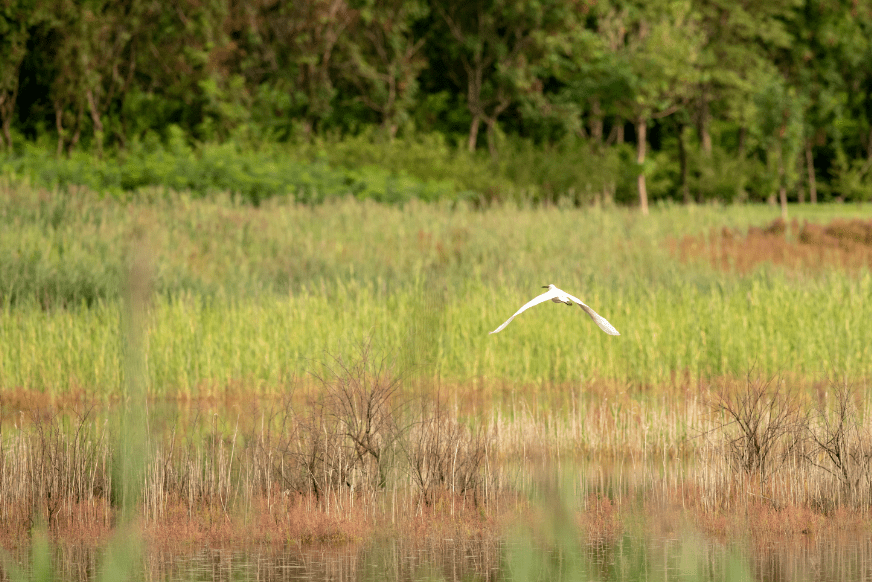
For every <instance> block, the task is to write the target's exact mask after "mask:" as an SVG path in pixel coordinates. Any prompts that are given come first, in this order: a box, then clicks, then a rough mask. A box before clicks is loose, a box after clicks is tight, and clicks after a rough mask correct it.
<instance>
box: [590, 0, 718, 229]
mask: <svg viewBox="0 0 872 582" xmlns="http://www.w3.org/2000/svg"><path fill="white" fill-rule="evenodd" d="M600 31H601V34H603V35H604V36H605V37H606V38H608V39H610V40H609V45H610V46H611V47H614V50H615V53H616V58H617V60H618V61H621V62H622V63H621V65H619V70H621V71H622V72H623V74H624V75H625V79H624V83H625V84H626V86H627V87H628V92H627V93H626V94H625V95H624V96H623V97H621V98H619V99H618V100H617V105H618V108H619V111H620V112H621V113H622V114H623V115H624V116H626V118H627V119H630V120H632V122H633V123H634V125H635V127H636V163H637V164H638V166H639V169H638V180H637V188H638V194H639V206H640V208H641V211H642V213H643V214H647V213H648V192H647V184H646V167H645V164H646V148H647V142H648V137H647V129H648V124H649V123H650V122H651V120H652V119H659V118H662V117H665V116H667V115H671V114H673V113H675V112H676V111H678V110H679V109H680V108H682V107H684V106H685V105H686V104H687V102H688V101H689V100H690V98H691V93H690V90H691V88H692V87H693V86H694V85H695V84H696V81H697V78H698V69H697V61H698V56H699V51H700V47H701V46H702V39H703V37H702V34H701V33H700V30H699V26H698V22H697V16H696V14H695V13H694V11H693V9H692V6H691V3H690V2H689V1H683V0H650V1H646V2H632V1H630V2H622V3H614V4H612V6H611V7H610V9H609V11H608V12H607V13H605V14H604V15H603V16H602V17H601V18H600Z"/></svg>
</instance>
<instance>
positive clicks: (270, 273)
mask: <svg viewBox="0 0 872 582" xmlns="http://www.w3.org/2000/svg"><path fill="white" fill-rule="evenodd" d="M791 212H792V214H793V215H794V216H797V215H798V216H799V217H800V218H801V219H803V218H808V219H814V220H818V221H822V222H823V221H827V220H829V219H830V218H832V217H834V216H847V215H859V216H866V217H868V216H869V215H870V208H869V207H854V206H835V205H833V206H826V207H817V208H811V207H808V206H806V207H801V208H796V209H793V208H792V209H791ZM776 216H777V210H776V209H774V208H770V207H753V206H736V207H719V206H711V207H695V206H694V207H675V206H665V207H659V208H655V209H654V210H653V212H652V215H651V216H650V217H648V218H645V217H642V216H641V215H639V214H638V213H637V212H635V211H633V210H628V209H620V208H603V207H591V208H582V209H576V208H563V207H547V208H542V207H539V208H517V207H514V206H501V207H495V208H491V209H488V210H486V211H476V210H473V209H471V208H468V207H466V206H464V205H460V206H458V207H453V208H452V207H449V206H445V205H426V204H420V203H412V204H409V205H407V206H406V207H405V208H403V209H400V208H397V207H393V206H384V205H379V204H375V203H372V202H358V201H354V200H343V201H337V202H334V203H328V204H324V205H321V206H317V207H306V206H297V205H293V204H289V203H281V202H278V201H271V202H269V203H267V204H264V205H263V206H261V207H260V208H253V207H249V206H239V205H238V204H235V203H233V202H232V201H230V200H229V199H225V198H221V197H218V198H216V199H211V200H192V199H190V198H186V197H184V196H178V197H173V198H171V199H167V198H165V197H161V198H160V199H158V200H151V201H150V200H148V199H146V197H145V196H144V195H143V198H142V199H139V200H137V201H131V202H127V203H120V202H117V201H114V200H111V199H100V198H99V197H97V196H95V195H93V194H91V193H89V192H87V191H79V192H75V193H72V194H58V193H49V192H45V191H40V190H37V189H31V188H29V187H27V186H23V185H20V184H12V183H6V184H4V185H2V186H0V220H2V221H3V223H4V224H5V225H6V228H4V229H2V231H0V388H3V389H8V388H14V387H25V388H31V389H36V390H43V391H48V392H53V393H62V392H68V391H72V390H77V389H84V390H87V391H93V392H96V393H98V394H112V393H115V392H116V391H117V390H118V389H119V388H120V387H121V386H122V385H123V382H124V378H123V375H124V374H123V369H124V365H123V359H122V354H121V351H122V350H121V345H122V343H123V342H122V338H121V333H122V332H121V323H120V314H121V311H122V307H121V306H122V299H121V297H122V293H123V288H124V284H125V283H124V281H125V278H126V273H127V272H128V270H129V264H130V261H131V259H130V257H131V256H132V254H133V251H134V250H135V249H140V252H142V253H144V255H145V256H147V257H148V259H149V260H150V262H151V269H152V273H153V283H152V289H153V291H154V294H153V297H152V301H151V305H150V308H149V313H148V316H147V322H148V331H147V334H146V338H145V358H146V370H147V374H146V382H147V385H148V389H149V391H150V392H151V393H152V394H170V393H175V392H177V391H182V392H188V393H196V392H198V391H199V390H201V389H204V388H208V389H209V390H210V391H211V390H214V389H216V388H217V389H222V388H224V387H227V386H238V385H240V384H241V385H243V386H245V387H246V389H250V390H256V391H264V392H275V391H282V390H284V389H285V388H286V387H287V386H288V385H289V383H290V382H291V379H292V378H293V377H294V376H297V377H299V376H302V375H304V374H305V373H307V372H308V371H309V370H311V369H312V368H313V367H314V366H315V365H316V363H317V362H319V361H322V360H324V359H325V358H326V357H327V356H326V354H327V353H343V352H344V351H345V350H347V349H351V348H352V347H353V345H354V343H355V342H356V341H358V340H360V339H361V338H363V337H372V338H373V340H374V341H375V342H376V344H377V345H379V346H380V348H381V349H383V350H385V351H387V352H391V353H395V354H397V356H398V357H399V358H400V359H401V362H402V363H403V364H414V365H415V366H416V367H417V368H416V369H417V370H418V371H419V373H421V374H423V375H433V376H437V375H438V376H439V377H440V378H442V379H444V380H449V381H452V382H455V381H456V382H462V383H467V382H469V383H473V384H474V383H478V382H488V381H492V380H496V381H508V382H510V383H515V384H530V383H533V384H536V383H543V384H548V383H557V382H584V381H588V380H592V379H595V378H605V379H613V380H617V381H620V382H627V383H629V384H632V385H646V384H657V383H661V382H668V381H669V380H670V378H671V377H672V376H673V374H674V373H679V374H681V373H685V372H687V373H690V374H692V375H693V376H697V375H701V376H712V375H720V374H735V373H738V374H742V373H744V372H746V371H748V370H749V369H751V368H754V369H755V370H756V371H759V372H761V373H784V372H786V373H791V374H798V375H806V376H813V377H817V376H821V375H825V374H831V373H837V374H840V375H841V374H847V375H848V376H851V377H869V376H872V331H870V328H872V326H869V325H868V322H869V321H872V303H870V302H869V301H868V298H869V297H870V296H872V276H870V274H869V272H868V271H866V272H862V273H859V274H857V273H853V274H849V273H844V272H839V271H835V270H831V271H825V272H824V273H823V274H820V275H816V276H811V275H797V274H785V273H781V272H779V271H778V270H776V269H774V268H761V269H759V270H757V271H755V272H754V273H752V274H751V275H748V276H745V277H740V276H738V275H731V274H723V273H719V272H716V271H715V270H713V269H712V268H711V267H709V266H707V265H703V264H689V265H685V264H681V263H679V262H678V261H677V260H676V259H675V258H674V257H672V256H670V254H669V251H668V249H667V245H666V244H665V241H666V239H667V237H680V236H683V235H684V234H698V233H704V232H707V231H708V230H709V229H710V228H714V227H718V228H720V227H722V226H728V227H731V228H737V229H739V230H742V229H745V228H747V227H748V226H749V225H763V224H766V223H768V222H770V221H771V220H772V219H773V218H775V217H776ZM550 282H553V283H555V284H557V285H558V286H560V287H561V288H563V289H565V290H567V291H569V292H570V293H573V294H575V295H577V296H579V297H580V298H581V299H582V300H584V301H585V302H587V303H589V304H590V305H591V306H592V307H593V308H594V309H595V310H597V311H598V312H599V313H600V314H602V315H603V316H604V317H606V318H607V319H608V320H609V321H611V322H612V324H614V326H615V327H616V328H617V329H618V330H619V331H620V332H621V333H622V335H621V336H619V337H610V336H607V335H605V334H603V333H602V332H600V331H599V330H598V329H597V328H596V326H595V325H594V324H593V323H592V322H591V321H590V320H589V318H587V316H585V315H584V313H583V312H582V311H581V310H578V309H569V308H567V307H564V306H561V305H553V304H550V303H549V304H547V305H543V306H540V307H538V308H536V309H534V310H531V311H529V312H526V313H524V314H523V315H522V316H520V317H518V318H517V319H516V320H515V321H514V322H513V323H512V324H511V325H510V326H509V327H507V328H506V329H505V330H504V331H503V332H501V333H500V334H498V335H493V336H491V335H488V332H489V331H491V330H493V329H495V328H496V327H497V326H498V325H499V324H500V323H502V322H503V321H504V320H505V319H506V318H507V317H508V316H509V315H511V314H512V313H514V311H515V310H516V309H517V308H518V307H519V306H520V305H522V304H523V303H524V302H526V301H527V300H528V299H529V298H531V297H533V296H534V295H535V294H537V293H538V292H540V290H541V289H540V287H541V286H542V285H544V284H547V283H550Z"/></svg>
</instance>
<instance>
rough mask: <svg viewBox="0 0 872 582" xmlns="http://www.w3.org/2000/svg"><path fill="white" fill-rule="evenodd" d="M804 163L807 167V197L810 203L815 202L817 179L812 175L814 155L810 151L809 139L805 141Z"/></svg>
mask: <svg viewBox="0 0 872 582" xmlns="http://www.w3.org/2000/svg"><path fill="white" fill-rule="evenodd" d="M805 163H806V166H807V167H808V198H809V202H811V203H812V204H817V181H816V179H815V175H814V156H813V155H812V152H811V140H806V141H805Z"/></svg>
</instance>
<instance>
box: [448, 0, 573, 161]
mask: <svg viewBox="0 0 872 582" xmlns="http://www.w3.org/2000/svg"><path fill="white" fill-rule="evenodd" d="M433 11H434V13H435V14H437V15H438V16H439V17H440V19H441V22H442V23H443V25H444V26H445V28H446V30H447V34H445V35H444V36H443V41H444V42H445V47H444V49H445V50H444V52H443V55H444V61H443V64H444V66H445V73H446V74H448V75H449V76H450V77H451V78H452V79H453V80H454V82H455V83H456V84H457V86H458V87H459V88H461V89H462V90H463V91H464V92H465V96H466V106H467V107H468V108H469V113H470V115H471V117H472V121H471V123H470V127H469V138H468V140H467V147H468V149H469V150H470V151H473V150H475V148H476V144H477V140H478V132H479V127H480V125H481V123H482V122H484V123H485V125H486V127H487V138H488V148H489V149H490V151H491V154H495V153H496V150H495V148H496V142H495V135H496V130H497V122H498V119H499V117H500V115H502V114H503V112H505V111H506V109H508V108H509V106H510V105H512V104H513V103H514V102H516V101H517V99H518V98H519V96H520V95H522V94H523V93H525V92H529V91H533V90H535V87H536V85H537V84H538V83H539V79H537V78H536V76H535V71H536V69H537V64H538V63H539V62H540V61H541V60H542V59H544V58H547V56H548V55H549V54H550V52H549V49H550V48H551V45H550V44H549V43H548V39H549V38H550V37H551V36H553V35H555V34H560V33H561V32H562V31H563V30H565V29H566V27H567V26H572V24H573V21H574V19H573V18H572V14H573V6H572V4H571V3H566V2H563V1H562V0H537V1H531V0H473V1H468V0H448V1H445V2H443V1H436V2H433Z"/></svg>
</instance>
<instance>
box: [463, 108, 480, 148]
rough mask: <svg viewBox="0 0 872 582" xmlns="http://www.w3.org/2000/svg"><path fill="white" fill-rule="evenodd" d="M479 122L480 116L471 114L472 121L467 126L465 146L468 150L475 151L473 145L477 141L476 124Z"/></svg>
mask: <svg viewBox="0 0 872 582" xmlns="http://www.w3.org/2000/svg"><path fill="white" fill-rule="evenodd" d="M480 124H481V117H479V116H478V115H473V116H472V123H471V124H470V126H469V141H467V143H466V148H467V149H468V150H469V151H470V152H474V151H475V146H476V144H477V143H478V126H479V125H480Z"/></svg>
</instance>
